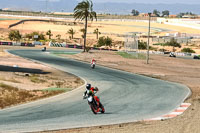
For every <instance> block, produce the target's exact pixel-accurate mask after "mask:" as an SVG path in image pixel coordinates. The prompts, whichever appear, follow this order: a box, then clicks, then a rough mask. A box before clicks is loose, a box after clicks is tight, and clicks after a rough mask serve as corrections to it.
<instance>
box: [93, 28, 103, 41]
mask: <svg viewBox="0 0 200 133" xmlns="http://www.w3.org/2000/svg"><path fill="white" fill-rule="evenodd" d="M93 33H94V34H96V37H97V39H99V34H101V32H99V29H98V28H96V29H95V30H94V32H93Z"/></svg>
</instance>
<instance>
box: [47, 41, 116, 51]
mask: <svg viewBox="0 0 200 133" xmlns="http://www.w3.org/2000/svg"><path fill="white" fill-rule="evenodd" d="M49 46H50V47H65V48H75V49H83V48H84V46H81V45H77V44H66V43H53V42H49ZM89 48H90V50H106V51H118V50H116V49H105V48H96V47H89Z"/></svg>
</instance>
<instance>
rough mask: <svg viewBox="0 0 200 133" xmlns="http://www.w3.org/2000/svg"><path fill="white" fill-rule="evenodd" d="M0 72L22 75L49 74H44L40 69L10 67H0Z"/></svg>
mask: <svg viewBox="0 0 200 133" xmlns="http://www.w3.org/2000/svg"><path fill="white" fill-rule="evenodd" d="M0 71H6V72H23V73H33V74H48V73H50V72H44V71H42V70H40V69H30V68H22V67H12V66H4V65H0Z"/></svg>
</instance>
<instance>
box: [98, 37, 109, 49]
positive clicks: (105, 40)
mask: <svg viewBox="0 0 200 133" xmlns="http://www.w3.org/2000/svg"><path fill="white" fill-rule="evenodd" d="M97 43H98V47H101V46H111V45H112V39H111V38H110V37H108V36H107V37H105V36H103V37H100V38H99V40H98V42H97Z"/></svg>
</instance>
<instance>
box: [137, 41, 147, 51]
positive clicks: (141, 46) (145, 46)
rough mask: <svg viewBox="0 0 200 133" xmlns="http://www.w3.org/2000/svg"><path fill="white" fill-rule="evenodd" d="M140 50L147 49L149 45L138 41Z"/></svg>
mask: <svg viewBox="0 0 200 133" xmlns="http://www.w3.org/2000/svg"><path fill="white" fill-rule="evenodd" d="M138 49H147V43H146V42H143V41H142V42H141V41H138Z"/></svg>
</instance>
